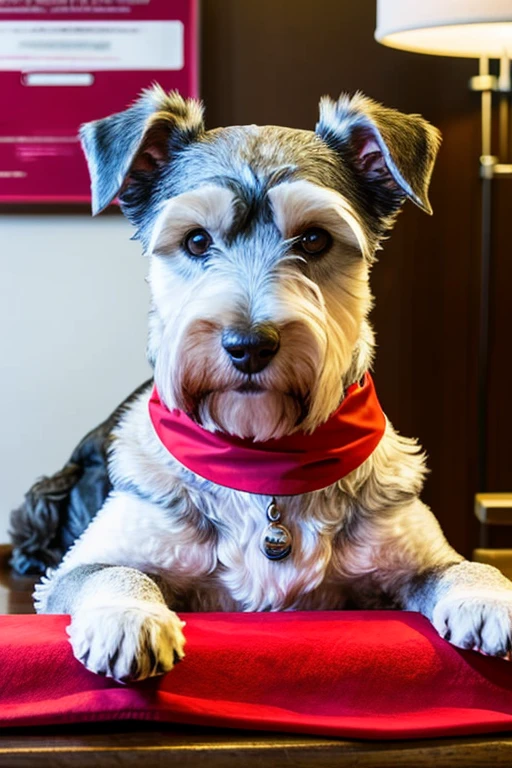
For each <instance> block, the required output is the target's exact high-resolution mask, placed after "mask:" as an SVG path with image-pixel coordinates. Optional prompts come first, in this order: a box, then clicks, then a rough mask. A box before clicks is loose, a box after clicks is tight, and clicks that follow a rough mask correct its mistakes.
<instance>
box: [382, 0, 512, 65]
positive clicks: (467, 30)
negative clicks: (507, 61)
mask: <svg viewBox="0 0 512 768" xmlns="http://www.w3.org/2000/svg"><path fill="white" fill-rule="evenodd" d="M375 38H376V40H378V42H379V43H383V44H384V45H388V46H390V47H391V48H400V49H402V50H406V51H417V52H419V53H433V54H437V55H438V56H468V57H480V56H488V57H489V58H500V57H501V56H503V55H505V54H506V55H508V56H512V0H377V29H376V30H375Z"/></svg>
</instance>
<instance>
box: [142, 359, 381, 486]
mask: <svg viewBox="0 0 512 768" xmlns="http://www.w3.org/2000/svg"><path fill="white" fill-rule="evenodd" d="M149 415H150V418H151V421H152V423H153V427H154V428H155V431H156V433H157V435H158V437H159V438H160V441H161V443H162V444H163V445H164V446H165V447H166V448H167V450H168V451H169V453H171V454H172V455H173V456H174V458H175V459H177V460H178V461H179V462H181V463H182V464H183V465H184V466H185V467H187V469H190V470H192V472H195V473H196V474H198V475H200V476H201V477H204V478H206V480H211V481H212V482H213V483H217V485H224V486H226V487H228V488H233V489H234V490H236V491H247V492H248V493H261V494H264V495H266V496H294V495H296V494H302V493H309V492H311V491H318V490H320V488H327V487H328V486H329V485H333V483H336V482H337V481H338V480H340V479H341V478H342V477H345V475H348V474H349V473H350V472H352V471H353V470H354V469H357V467H359V466H360V465H361V464H362V463H363V462H364V461H366V459H367V458H368V457H369V456H370V455H371V454H372V453H373V451H374V450H375V448H376V447H377V445H378V444H379V442H380V440H381V438H382V435H383V434H384V429H385V426H386V417H385V416H384V413H383V411H382V408H381V406H380V403H379V401H378V399H377V394H376V392H375V387H374V385H373V380H372V378H371V376H370V374H369V373H367V374H366V375H365V377H364V381H363V383H362V385H360V384H357V383H356V384H352V386H350V387H349V388H348V390H347V393H346V396H345V398H344V400H343V401H342V403H341V405H340V406H339V408H338V409H337V410H336V411H335V412H334V413H333V414H332V415H331V416H330V417H329V419H328V420H327V421H326V422H325V423H324V424H321V425H320V426H319V427H318V428H317V429H315V431H314V432H313V433H312V434H309V435H307V434H305V433H304V432H295V433H294V434H292V435H288V436H285V437H280V438H278V439H277V440H266V441H265V442H255V441H254V440H249V439H245V438H240V437H233V436H232V435H228V434H226V433H224V432H208V430H206V429H204V428H203V427H201V426H200V425H199V424H196V422H195V421H193V420H192V419H191V418H190V417H189V416H187V415H186V414H185V413H184V412H183V411H179V410H173V411H169V410H168V408H166V406H165V405H164V404H163V403H162V402H161V400H160V397H159V395H158V392H157V389H156V387H155V388H154V389H153V393H152V395H151V399H150V401H149Z"/></svg>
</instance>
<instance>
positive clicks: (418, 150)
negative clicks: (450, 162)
mask: <svg viewBox="0 0 512 768" xmlns="http://www.w3.org/2000/svg"><path fill="white" fill-rule="evenodd" d="M152 110H153V111H152ZM199 115H200V109H199V107H198V105H197V104H196V103H195V102H190V101H188V102H184V101H183V100H181V99H180V98H179V97H177V96H176V95H169V96H166V95H165V94H163V93H162V92H161V91H159V90H155V91H154V92H153V93H152V94H147V93H146V94H145V95H144V96H143V97H142V99H141V100H140V101H139V102H137V103H136V105H135V106H134V107H132V108H130V109H129V110H127V111H126V112H125V113H121V114H120V115H116V116H113V117H110V118H106V120H104V121H99V122H97V123H94V124H92V125H88V126H85V127H84V129H83V131H82V136H83V137H84V146H85V151H86V154H87V157H88V161H89V165H90V168H91V176H92V185H93V198H94V200H95V208H97V209H99V208H101V207H103V206H104V205H106V204H107V203H108V202H109V201H110V199H111V198H112V197H113V196H114V195H116V194H118V193H119V194H120V200H121V205H122V207H123V210H124V212H125V214H126V215H127V217H128V218H129V219H130V220H131V221H132V222H133V223H134V224H135V226H136V227H137V234H138V237H139V238H140V240H141V241H142V244H143V247H144V250H145V252H146V253H147V255H148V257H149V284H150V288H151V297H152V298H151V301H152V306H151V312H150V334H149V345H148V354H149V359H150V360H151V362H152V364H153V366H154V372H155V382H156V384H157V386H158V390H159V393H160V396H161V398H162V400H163V402H164V403H165V404H166V405H167V406H168V407H169V408H171V409H172V408H176V407H177V408H181V409H183V410H185V411H186V412H187V413H189V414H190V415H191V416H192V417H193V418H195V419H196V420H197V421H199V422H200V423H201V424H202V425H203V427H204V428H205V429H208V430H223V431H225V432H228V433H230V434H235V435H239V436H241V437H245V438H248V439H251V438H252V439H255V440H259V441H262V440H267V439H271V438H275V437H280V436H282V435H286V434H291V433H293V432H294V431H296V430H298V429H302V430H303V431H305V432H311V431H313V430H314V429H315V428H316V427H317V426H318V425H319V424H321V423H323V422H325V420H326V419H327V418H328V417H329V415H330V414H331V413H332V412H333V411H334V410H335V409H336V407H337V406H338V404H339V402H340V401H341V400H342V399H343V398H344V396H345V392H346V389H347V387H348V386H349V385H350V384H352V383H354V382H355V381H358V380H359V379H360V378H361V377H362V376H363V375H364V373H365V372H366V371H367V370H368V369H369V367H370V366H371V361H372V355H373V333H372V330H371V326H370V324H369V320H368V314H369V311H370V309H371V305H372V297H371V293H370V289H369V281H368V278H369V272H370V267H371V263H372V261H373V259H374V254H375V251H376V249H377V248H378V247H379V243H380V240H381V238H382V236H383V234H384V233H385V232H386V230H387V229H388V228H389V226H390V225H391V223H392V221H393V218H394V216H395V215H396V213H397V211H398V210H399V208H400V205H401V204H402V202H403V201H404V199H405V198H406V197H409V198H410V199H411V200H413V201H414V202H415V203H416V204H418V205H419V206H420V207H422V208H424V209H426V210H429V203H428V199H427V188H428V182H429V179H430V174H431V171H432V165H433V161H434V157H435V154H436V151H437V148H438V145H439V136H438V133H437V131H436V130H435V129H433V128H432V127H431V126H429V125H428V124H427V123H426V122H425V121H424V120H423V119H422V118H420V117H418V116H415V115H401V114H400V113H398V112H395V111H393V110H388V109H386V108H384V107H381V106H380V105H377V104H375V103H374V102H372V101H371V100H369V99H366V98H364V97H362V96H360V95H358V96H356V97H354V99H352V100H350V99H348V98H347V97H342V98H341V99H340V100H339V101H338V102H333V101H331V100H328V99H324V100H323V101H322V105H321V117H320V122H319V124H318V126H317V131H316V132H315V133H312V132H308V131H298V130H291V129H286V128H278V127H274V126H270V127H269V126H267V127H263V128H259V127H257V126H242V127H233V128H223V129H218V130H214V131H208V132H206V131H204V129H203V127H202V124H200V121H199ZM155 126H157V130H155ZM148 158H149V160H148ZM112 179H115V183H113V181H112ZM311 227H320V228H323V229H325V230H327V231H328V232H329V234H330V236H331V245H330V247H329V248H327V249H326V251H325V253H323V254H322V255H320V256H314V255H310V254H309V255H308V253H307V252H305V251H304V249H301V242H302V236H303V234H304V232H305V231H307V230H308V229H309V228H311ZM198 228H200V229H204V230H207V231H208V232H209V235H210V237H211V244H210V246H209V248H208V250H207V251H206V253H205V254H204V256H203V257H198V256H194V255H193V254H191V253H190V252H189V251H187V247H186V242H187V236H188V234H189V233H190V232H191V231H194V230H196V229H198ZM262 323H266V324H268V323H271V324H272V326H273V327H274V329H275V330H276V332H277V333H278V334H279V337H280V347H279V351H278V352H277V354H276V355H275V357H273V359H272V360H271V362H270V363H269V364H268V365H267V366H266V367H264V368H263V369H261V370H258V371H257V372H253V373H246V372H244V371H242V370H240V369H239V368H237V366H236V365H233V360H232V359H231V358H230V356H229V355H228V353H227V350H226V348H225V347H223V343H222V339H223V333H224V331H225V330H226V329H230V331H232V330H233V329H235V330H239V331H240V332H242V331H243V332H244V333H247V332H249V331H251V329H254V328H257V327H260V325H261V324H262ZM149 394H150V389H149V388H148V389H146V390H145V391H143V392H141V393H140V394H139V396H138V397H137V398H136V399H135V400H134V401H133V403H132V404H131V405H130V406H129V407H128V409H127V410H126V413H125V415H124V417H123V419H122V420H121V422H120V423H119V425H118V426H117V427H116V429H115V431H114V440H113V443H112V450H111V455H110V477H111V480H112V483H113V491H112V493H111V494H110V496H109V498H108V499H107V501H106V503H105V505H104V506H103V508H102V509H101V510H100V512H99V513H98V515H97V517H96V518H95V520H94V521H93V522H92V523H91V525H90V526H89V528H88V529H87V530H86V531H85V533H84V534H83V535H82V536H81V537H80V539H79V540H78V541H77V542H76V543H75V545H74V546H73V547H72V549H71V550H70V551H69V552H68V554H67V555H66V557H65V559H64V561H63V563H62V564H61V566H60V567H59V568H58V570H57V571H56V572H55V573H53V574H49V576H48V578H46V579H44V580H43V582H42V584H41V585H40V586H39V587H38V589H37V591H36V598H37V609H38V610H39V611H41V612H44V611H47V612H52V611H57V610H58V611H66V612H69V613H71V616H72V620H71V626H70V629H69V633H70V640H71V643H72V645H73V649H74V652H75V655H76V656H77V657H78V658H80V659H81V660H82V661H83V663H84V664H86V665H87V666H88V667H89V668H90V669H92V670H94V671H96V672H100V673H102V674H107V675H111V676H113V677H116V678H118V679H123V680H125V679H134V678H135V679H141V678H142V677H146V676H150V675H152V674H159V673H161V672H162V671H165V670H167V669H169V668H170V667H171V666H172V664H173V661H174V658H175V657H178V658H179V657H181V655H182V654H183V642H184V641H183V635H182V632H181V624H180V622H179V620H178V619H177V617H176V615H175V614H174V613H172V612H171V611H170V610H169V608H173V609H175V610H176V609H182V608H186V609H189V610H246V611H262V610H273V611H274V610H286V609H339V608H343V607H344V606H345V605H347V604H349V603H350V604H352V603H355V604H356V605H358V606H361V607H394V608H402V609H409V610H420V611H421V612H422V613H424V614H425V615H426V616H428V617H429V618H430V619H431V620H432V622H433V623H434V625H435V626H436V627H437V629H438V630H439V631H440V632H441V633H442V634H443V635H444V636H446V637H449V638H450V640H451V641H452V642H454V643H456V644H457V645H461V646H462V647H471V648H477V649H481V650H484V651H485V652H487V653H491V654H494V655H498V656H499V655H505V654H507V653H508V651H509V647H510V637H511V615H512V585H511V584H510V583H509V582H508V581H507V580H506V579H505V578H504V577H503V576H501V575H500V574H499V572H498V571H496V570H495V569H493V568H490V567H487V566H482V565H477V564H472V563H467V562H464V561H463V559H462V557H461V556H460V555H458V554H457V553H456V552H455V551H454V550H453V549H452V548H451V547H450V546H449V545H448V543H447V542H446V540H445V539H444V537H443V534H442V532H441V530H440V528H439V525H438V523H437V521H436V519H435V518H434V516H433V515H432V513H431V512H430V510H429V509H428V508H427V507H426V506H425V505H424V504H423V503H422V502H421V501H420V500H419V493H420V491H421V488H422V483H423V477H424V472H425V466H424V457H423V455H422V453H421V451H420V449H419V447H418V445H417V444H416V442H415V441H414V440H409V439H407V438H403V437H401V436H400V435H398V434H397V433H396V432H395V430H394V429H393V427H392V425H391V424H390V423H389V422H388V423H387V426H386V431H385V435H384V437H383V439H382V441H381V442H380V444H379V445H378V447H377V448H376V450H375V451H374V453H373V454H372V455H371V456H370V457H369V458H368V459H367V461H365V462H364V463H363V464H362V465H361V466H360V467H359V468H358V469H356V470H355V471H354V472H352V473H351V474H349V475H348V476H346V477H345V478H343V479H341V480H340V481H339V482H337V483H335V484H334V485H332V486H331V487H329V488H325V489H324V490H321V491H317V492H314V493H306V494H304V495H301V496H295V497H280V498H278V499H277V501H278V505H279V507H280V509H281V510H282V518H283V522H284V523H285V524H286V526H287V527H288V528H289V529H290V531H291V533H292V536H293V549H292V552H291V555H290V556H289V557H288V558H286V559H285V560H282V561H280V562H272V561H270V560H268V559H267V558H266V557H265V556H264V555H263V554H262V552H261V549H260V546H259V543H260V540H261V536H262V534H263V531H264V529H265V527H266V518H265V510H266V507H267V505H268V503H269V501H270V499H269V498H268V497H265V496H260V495H252V494H248V493H241V492H237V491H233V490H231V489H228V488H225V487H221V486H217V485H215V484H214V483H211V482H209V481H206V480H204V479H202V478H201V477H199V476H197V475H195V474H194V473H192V472H190V471H189V470H187V469H185V468H184V467H183V466H182V465H181V464H179V463H178V462H177V461H176V460H175V459H174V458H173V457H172V456H171V455H170V454H169V453H168V452H167V451H166V450H165V449H164V448H163V446H162V445H161V443H160V442H159V440H158V438H157V437H156V434H155V432H154V430H153V427H152V425H151V423H150V420H149V416H148V398H149ZM168 606H169V607H168Z"/></svg>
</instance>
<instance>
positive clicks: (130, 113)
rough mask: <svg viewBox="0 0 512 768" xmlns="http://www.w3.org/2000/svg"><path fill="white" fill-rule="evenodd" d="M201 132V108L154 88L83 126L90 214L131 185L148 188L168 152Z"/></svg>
mask: <svg viewBox="0 0 512 768" xmlns="http://www.w3.org/2000/svg"><path fill="white" fill-rule="evenodd" d="M203 131H204V124H203V107H202V105H201V104H200V102H198V101H195V100H194V99H183V98H182V97H181V96H180V95H179V93H178V92H177V91H171V92H170V93H165V91H164V90H163V89H162V88H161V87H160V86H158V85H155V86H153V87H152V88H150V89H149V90H147V91H143V93H142V95H141V96H140V98H139V99H138V100H137V101H136V102H135V104H133V106H131V107H129V108H128V109H126V110H125V111H124V112H119V113H117V114H115V115H111V116H110V117H105V118H104V119H103V120H95V121H94V122H91V123H85V124H84V125H82V127H81V128H80V138H81V141H82V147H83V149H84V152H85V156H86V159H87V164H88V166H89V173H90V176H91V194H92V212H93V215H94V216H95V215H96V214H97V213H100V212H101V211H103V210H104V209H105V208H106V207H107V205H109V203H111V202H112V200H114V198H115V197H117V196H118V195H119V194H122V193H123V192H124V191H125V190H126V189H127V188H128V187H129V186H130V185H131V184H132V183H134V182H137V181H140V180H141V179H143V180H144V182H145V183H150V184H151V183H152V182H153V181H154V180H155V178H156V176H157V175H158V171H159V169H160V168H161V167H162V166H163V165H165V163H166V162H168V160H169V159H170V157H171V155H172V152H173V150H175V149H178V148H179V147H182V146H184V145H186V144H187V143H189V142H190V141H194V140H195V139H196V138H197V137H198V136H199V135H200V134H201V133H202V132H203Z"/></svg>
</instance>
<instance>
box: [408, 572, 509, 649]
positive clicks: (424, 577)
mask: <svg viewBox="0 0 512 768" xmlns="http://www.w3.org/2000/svg"><path fill="white" fill-rule="evenodd" d="M403 597H404V607H405V608H406V609H407V610H419V611H421V613H423V614H425V615H426V616H427V617H428V618H429V619H430V620H431V621H432V623H433V625H434V626H435V628H436V629H437V631H438V632H439V634H440V635H441V636H442V637H444V638H445V639H446V640H449V641H450V642H451V643H453V644H454V645H457V646H458V647H459V648H474V649H476V650H481V651H483V652H484V653H487V654H490V655H492V656H508V654H510V651H511V650H512V582H510V581H509V580H508V579H507V578H505V576H503V574H502V573H501V572H500V571H498V569H497V568H493V567H492V566H491V565H485V564H483V563H471V562H468V561H462V562H460V563H456V564H452V565H449V566H447V567H437V568H432V569H430V570H429V569H427V570H426V571H424V572H423V573H419V574H418V575H416V576H415V577H413V579H412V580H411V582H410V583H409V584H408V585H407V586H406V587H405V589H404V590H403Z"/></svg>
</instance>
